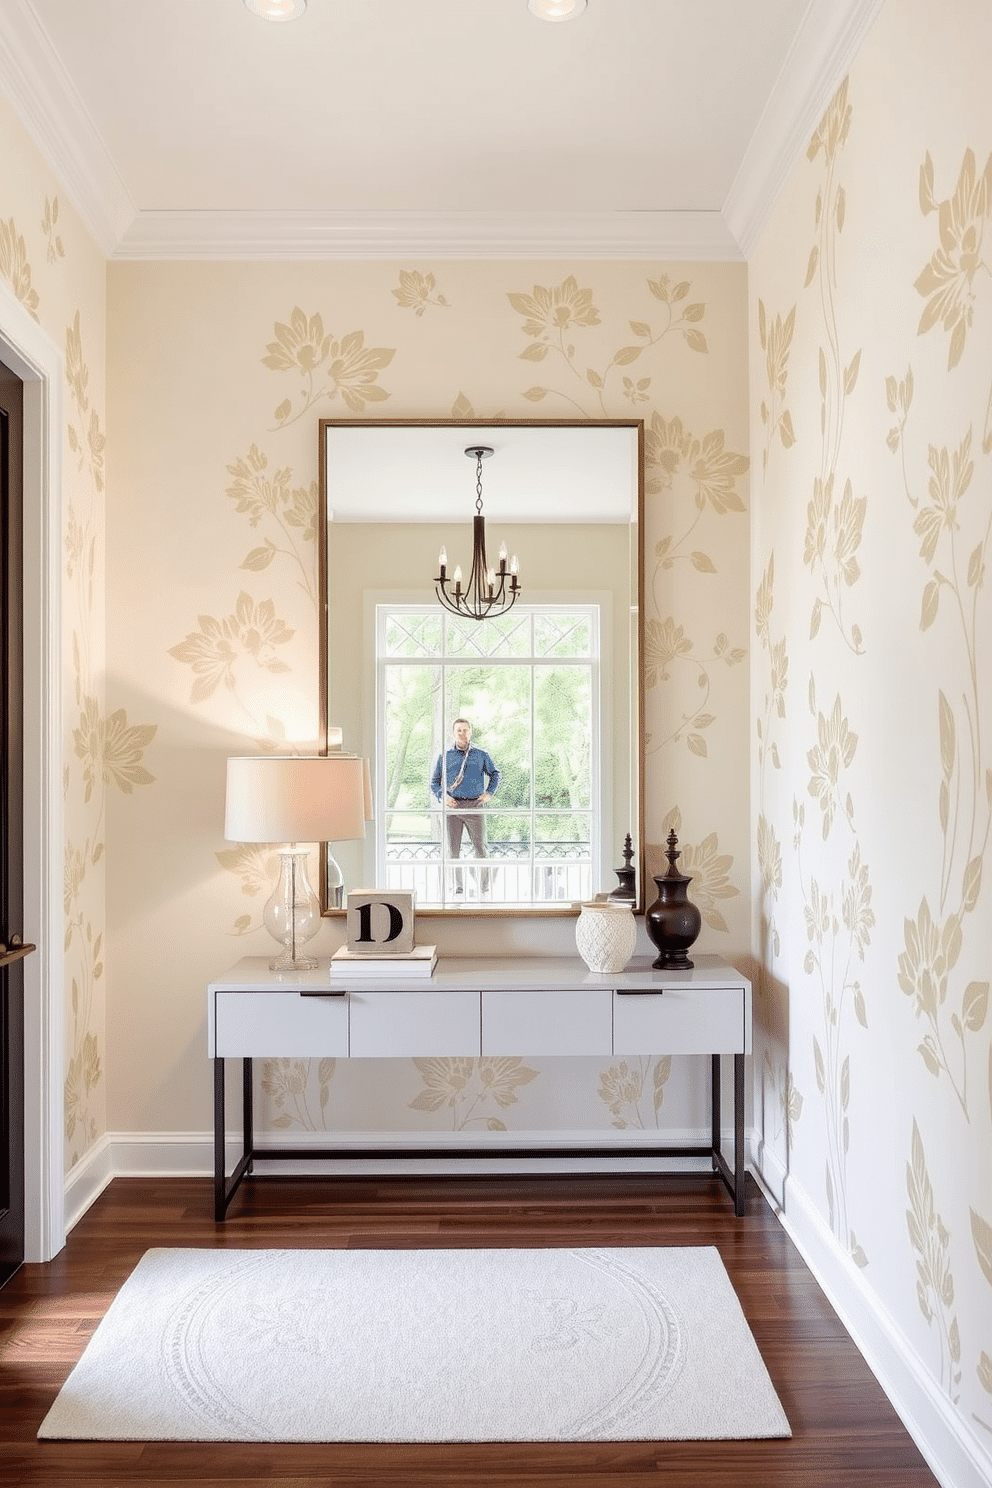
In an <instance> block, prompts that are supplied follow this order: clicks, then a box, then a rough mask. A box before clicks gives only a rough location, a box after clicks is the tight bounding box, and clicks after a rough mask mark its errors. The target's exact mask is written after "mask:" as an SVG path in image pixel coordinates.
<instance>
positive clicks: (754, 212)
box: [723, 0, 885, 258]
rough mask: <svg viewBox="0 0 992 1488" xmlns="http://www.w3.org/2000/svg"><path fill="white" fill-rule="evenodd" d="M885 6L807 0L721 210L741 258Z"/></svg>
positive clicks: (878, 0) (871, 1)
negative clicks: (824, 2)
mask: <svg viewBox="0 0 992 1488" xmlns="http://www.w3.org/2000/svg"><path fill="white" fill-rule="evenodd" d="M884 4H885V0H833V3H831V4H830V5H825V4H823V0H810V4H809V7H808V9H807V11H806V14H805V16H804V17H803V20H802V25H801V26H800V28H799V31H798V33H797V35H796V38H795V41H794V42H793V44H792V46H791V48H790V49H789V55H788V56H787V57H786V59H785V62H784V64H783V66H782V70H781V72H780V73H779V75H778V78H777V80H776V83H775V87H774V88H773V89H772V92H771V95H770V96H769V99H768V103H767V104H766V106H765V109H764V112H763V113H762V116H761V119H760V120H759V122H758V127H757V129H756V130H755V132H754V134H753V135H752V137H751V140H750V142H749V144H748V147H747V150H746V151H745V154H744V159H743V160H742V161H741V165H740V169H739V170H738V172H737V175H736V177H735V178H734V184H733V185H732V186H731V188H730V191H729V193H728V195H727V200H726V202H725V203H724V207H723V217H724V221H725V223H726V225H727V231H728V233H729V234H730V235H731V237H732V238H733V239H734V241H735V242H736V243H737V244H738V245H739V248H740V252H741V256H742V257H743V258H749V257H750V256H751V253H752V252H753V250H754V248H755V246H756V244H757V242H758V240H759V238H760V237H761V233H762V231H763V230H764V228H765V226H766V224H767V222H768V220H769V218H770V216H771V214H772V210H773V208H774V206H775V203H776V201H777V200H778V198H779V195H780V194H781V192H782V190H783V188H784V187H785V184H786V181H787V180H788V178H789V176H790V174H791V172H792V170H793V168H794V166H795V164H796V162H797V161H798V159H799V157H800V155H801V154H802V152H803V150H804V149H805V148H806V145H807V143H808V141H809V139H810V137H811V135H812V133H813V131H814V129H815V128H816V126H817V124H818V123H819V122H820V119H821V118H822V117H823V113H824V110H825V109H826V107H827V104H828V103H829V102H830V100H831V98H832V97H833V95H834V93H835V91H836V90H837V88H838V87H839V85H840V83H841V81H842V79H843V78H844V77H845V76H846V75H847V73H848V71H849V70H850V67H851V64H852V62H853V61H854V59H855V57H856V56H857V54H858V51H859V49H860V47H861V44H862V42H863V41H864V39H865V36H866V35H867V34H868V31H869V30H870V28H871V26H872V25H873V23H874V21H875V18H876V17H877V15H878V14H879V12H880V11H881V9H882V7H883V5H884Z"/></svg>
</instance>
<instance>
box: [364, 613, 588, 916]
mask: <svg viewBox="0 0 992 1488" xmlns="http://www.w3.org/2000/svg"><path fill="white" fill-rule="evenodd" d="M376 636H377V646H376V650H377V656H376V664H377V706H376V741H375V760H376V791H375V796H376V800H377V802H378V809H377V811H376V817H375V828H374V830H375V880H376V883H377V884H379V885H381V886H382V887H383V888H386V889H409V890H412V891H413V892H414V893H415V894H416V896H417V898H416V902H417V904H418V905H437V906H439V907H451V906H454V907H456V908H457V907H459V906H465V905H468V904H470V903H473V902H475V903H486V904H492V905H498V906H502V907H504V908H507V909H511V908H526V907H532V906H534V905H537V906H544V907H552V906H556V905H557V906H561V905H562V904H563V903H565V904H567V903H575V902H580V901H582V900H584V899H588V898H590V896H591V895H592V894H593V892H594V864H596V863H598V861H599V858H600V853H601V847H600V835H601V832H602V829H603V821H602V813H601V812H600V811H599V810H594V809H593V808H594V803H597V802H598V801H599V797H600V794H601V792H600V790H599V784H598V782H599V776H600V770H601V761H600V754H601V750H600V739H599V729H598V727H597V726H595V721H596V720H598V718H599V695H600V646H599V636H600V610H599V606H598V605H596V604H587V605H581V606H580V605H569V606H553V605H547V606H536V605H532V606H528V605H524V604H522V603H519V602H518V604H517V605H516V606H515V607H514V609H513V610H512V611H511V612H510V613H509V614H508V615H505V616H501V617H499V618H496V619H492V620H489V621H487V622H485V623H484V624H481V623H473V622H471V621H467V620H464V619H461V618H457V617H455V616H453V615H450V614H448V613H447V612H446V611H444V610H441V609H439V607H438V606H436V605H435V606H433V607H427V606H412V605H407V606H392V605H380V606H378V607H377V620H376Z"/></svg>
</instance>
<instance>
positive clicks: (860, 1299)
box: [762, 1147, 992, 1488]
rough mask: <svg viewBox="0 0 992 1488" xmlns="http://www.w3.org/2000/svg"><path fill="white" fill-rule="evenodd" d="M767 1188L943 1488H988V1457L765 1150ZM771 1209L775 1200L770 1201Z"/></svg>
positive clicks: (991, 1459)
mask: <svg viewBox="0 0 992 1488" xmlns="http://www.w3.org/2000/svg"><path fill="white" fill-rule="evenodd" d="M762 1162H763V1163H764V1165H765V1168H766V1173H767V1176H763V1177H762V1181H763V1183H767V1185H768V1187H769V1189H772V1190H775V1191H777V1192H779V1193H782V1194H784V1195H785V1201H786V1206H785V1208H784V1209H783V1208H777V1209H776V1210H775V1212H776V1216H777V1218H778V1219H779V1221H780V1223H781V1224H782V1227H783V1229H784V1230H785V1232H786V1234H787V1235H788V1236H789V1238H790V1239H791V1240H792V1242H793V1244H794V1245H795V1246H796V1249H797V1250H798V1251H799V1253H800V1255H801V1256H802V1258H803V1260H804V1261H805V1262H806V1265H807V1266H808V1267H809V1269H810V1271H811V1272H812V1273H813V1276H814V1277H815V1278H816V1281H817V1282H818V1283H819V1285H820V1287H821V1288H822V1290H823V1292H824V1293H825V1294H826V1297H827V1300H828V1301H829V1303H830V1305H831V1307H832V1308H833V1309H834V1311H835V1312H836V1313H837V1316H838V1317H839V1318H840V1320H841V1322H842V1323H843V1325H844V1327H845V1328H846V1329H847V1331H848V1333H849V1334H850V1335H851V1338H852V1339H853V1341H854V1343H855V1344H856V1345H857V1348H858V1349H859V1351H860V1352H861V1354H862V1355H863V1356H864V1359H865V1362H866V1363H867V1365H868V1367H869V1369H870V1370H871V1371H872V1373H873V1374H874V1375H875V1377H876V1379H877V1380H878V1382H879V1384H880V1385H881V1387H882V1389H883V1390H884V1391H885V1393H886V1395H887V1396H888V1398H889V1400H890V1401H891V1403H892V1406H893V1408H894V1410H895V1411H896V1412H897V1414H898V1415H899V1417H900V1419H901V1420H902V1422H903V1424H904V1425H905V1427H906V1430H907V1431H908V1432H909V1434H910V1436H912V1438H913V1440H914V1441H915V1443H916V1445H917V1446H918V1447H919V1449H920V1451H921V1452H922V1454H923V1456H924V1458H925V1459H926V1462H927V1465H928V1466H929V1468H930V1470H931V1472H933V1474H934V1476H935V1477H936V1478H937V1479H938V1481H939V1482H940V1483H941V1484H943V1485H944V1488H988V1485H989V1484H990V1483H992V1456H990V1455H989V1454H988V1453H987V1452H986V1451H985V1450H984V1447H983V1444H982V1443H981V1442H980V1441H979V1439H978V1437H977V1436H976V1435H975V1434H974V1433H973V1432H972V1431H971V1430H970V1429H969V1427H968V1424H967V1422H966V1421H965V1420H964V1418H963V1416H962V1415H961V1413H960V1411H958V1410H957V1409H956V1408H955V1406H954V1405H952V1403H951V1402H950V1400H949V1399H948V1397H947V1395H946V1393H945V1392H944V1391H942V1390H941V1388H940V1386H939V1384H938V1383H937V1381H936V1380H935V1379H934V1377H933V1375H932V1374H931V1373H930V1371H929V1370H928V1369H927V1367H926V1365H925V1364H924V1363H923V1361H922V1359H921V1358H920V1357H919V1355H918V1354H917V1352H916V1350H915V1349H914V1348H913V1345H912V1344H911V1343H910V1341H909V1339H908V1338H907V1337H906V1335H905V1334H904V1333H903V1332H902V1330H901V1329H900V1327H899V1325H898V1324H897V1323H896V1321H895V1319H894V1318H892V1317H891V1316H890V1315H889V1313H888V1312H887V1311H886V1309H885V1308H884V1307H883V1306H882V1305H881V1303H880V1301H879V1299H878V1295H877V1293H876V1292H875V1291H874V1289H873V1288H872V1287H871V1286H870V1285H869V1283H868V1280H867V1279H866V1275H865V1273H864V1272H863V1271H861V1270H859V1269H858V1267H857V1266H856V1265H855V1264H854V1262H853V1261H852V1260H851V1257H850V1256H849V1255H847V1254H846V1253H845V1252H844V1251H843V1250H842V1249H841V1247H840V1246H839V1245H838V1243H837V1241H836V1239H835V1237H834V1235H833V1234H832V1233H831V1231H830V1230H829V1229H828V1228H827V1226H826V1225H825V1224H824V1222H823V1220H822V1218H821V1216H820V1214H819V1212H818V1210H817V1209H816V1207H815V1205H814V1204H813V1203H812V1201H811V1200H810V1198H809V1196H808V1195H807V1194H806V1193H805V1192H804V1191H803V1189H802V1188H800V1187H799V1185H798V1184H797V1183H796V1181H795V1179H794V1178H792V1177H790V1176H789V1175H788V1174H787V1172H786V1170H785V1169H784V1167H783V1166H782V1164H781V1162H780V1161H779V1160H778V1159H777V1158H776V1157H775V1156H774V1154H773V1153H771V1152H770V1150H769V1149H768V1148H767V1147H766V1148H764V1149H763V1151H762ZM770 1202H771V1203H772V1204H773V1206H774V1202H775V1201H774V1200H771V1199H770Z"/></svg>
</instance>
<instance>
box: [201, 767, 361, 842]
mask: <svg viewBox="0 0 992 1488" xmlns="http://www.w3.org/2000/svg"><path fill="white" fill-rule="evenodd" d="M371 815H372V795H371V788H370V772H369V767H368V761H367V760H364V759H362V758H361V757H360V756H358V755H353V754H337V753H335V754H329V755H324V754H320V755H272V754H262V755H253V756H251V757H250V758H248V757H245V758H236V759H229V760H228V762H227V810H226V813H225V817H224V836H225V837H226V838H227V840H228V842H350V841H355V840H357V839H359V838H361V837H364V836H365V822H366V819H367V818H370V817H371Z"/></svg>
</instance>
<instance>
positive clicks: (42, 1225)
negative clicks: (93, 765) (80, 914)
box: [0, 280, 65, 1261]
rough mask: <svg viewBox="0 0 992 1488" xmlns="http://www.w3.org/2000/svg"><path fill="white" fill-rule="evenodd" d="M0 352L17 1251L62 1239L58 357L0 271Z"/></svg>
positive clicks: (46, 1255)
mask: <svg viewBox="0 0 992 1488" xmlns="http://www.w3.org/2000/svg"><path fill="white" fill-rule="evenodd" d="M0 358H2V360H3V361H4V362H5V363H6V364H7V366H9V367H10V369H11V370H12V371H13V372H16V373H17V375H18V377H20V378H21V380H22V382H23V384H24V735H25V739H26V740H27V741H29V744H28V747H27V748H26V749H25V751H24V928H23V934H24V938H25V940H33V941H35V942H36V944H37V946H38V951H37V954H35V955H33V956H29V957H28V958H27V960H26V961H25V963H24V1082H25V1110H24V1148H25V1174H24V1178H25V1256H26V1259H27V1260H29V1261H47V1260H51V1258H52V1256H54V1255H57V1254H58V1252H59V1251H60V1250H61V1249H62V1247H63V1245H64V1244H65V1216H64V1209H63V1179H62V1170H63V1151H62V1148H63V1128H64V1117H63V1059H64V1038H63V1024H64V996H63V951H62V935H63V929H62V854H63V841H64V825H63V804H62V779H61V759H62V622H61V615H62V602H61V558H62V422H63V420H62V386H63V367H62V356H61V354H60V352H59V351H58V350H57V348H56V347H55V346H54V344H53V343H52V342H51V341H50V340H49V339H48V337H47V336H46V334H45V332H44V331H43V330H42V329H41V327H40V326H39V325H38V324H37V322H36V321H34V320H32V318H31V316H30V315H29V314H28V312H27V311H26V310H25V309H24V306H23V305H22V304H21V303H20V301H19V300H17V299H16V298H15V297H14V295H13V293H12V292H11V290H10V289H9V287H8V285H7V284H6V282H5V281H3V280H0Z"/></svg>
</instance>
